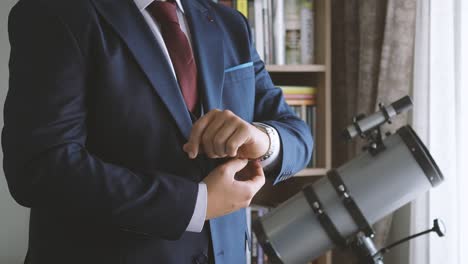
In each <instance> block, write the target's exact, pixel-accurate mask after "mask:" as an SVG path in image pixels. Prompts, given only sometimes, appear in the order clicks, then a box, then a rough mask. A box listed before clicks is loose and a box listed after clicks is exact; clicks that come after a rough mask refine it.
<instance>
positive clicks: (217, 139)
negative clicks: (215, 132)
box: [213, 136, 224, 146]
mask: <svg viewBox="0 0 468 264" xmlns="http://www.w3.org/2000/svg"><path fill="white" fill-rule="evenodd" d="M213 143H214V144H215V145H217V146H221V145H223V143H224V142H223V139H222V138H221V137H219V136H215V137H214V139H213Z"/></svg>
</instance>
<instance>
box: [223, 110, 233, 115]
mask: <svg viewBox="0 0 468 264" xmlns="http://www.w3.org/2000/svg"><path fill="white" fill-rule="evenodd" d="M223 114H225V115H227V116H233V115H234V113H233V112H232V111H231V110H228V109H226V110H224V111H223Z"/></svg>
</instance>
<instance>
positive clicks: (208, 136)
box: [202, 133, 210, 144]
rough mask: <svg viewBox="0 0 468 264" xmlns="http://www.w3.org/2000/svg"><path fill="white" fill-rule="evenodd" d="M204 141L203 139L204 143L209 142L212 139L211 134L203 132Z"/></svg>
mask: <svg viewBox="0 0 468 264" xmlns="http://www.w3.org/2000/svg"><path fill="white" fill-rule="evenodd" d="M202 141H203V143H205V144H207V143H209V141H210V135H209V134H207V133H205V134H203V136H202Z"/></svg>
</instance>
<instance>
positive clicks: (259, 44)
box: [254, 0, 265, 61]
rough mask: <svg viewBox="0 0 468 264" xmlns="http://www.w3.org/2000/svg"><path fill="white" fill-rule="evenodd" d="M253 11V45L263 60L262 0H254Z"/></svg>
mask: <svg viewBox="0 0 468 264" xmlns="http://www.w3.org/2000/svg"><path fill="white" fill-rule="evenodd" d="M254 12H255V16H254V17H255V19H254V20H255V45H256V48H257V52H258V55H259V56H260V59H262V60H263V61H265V44H264V41H263V37H264V33H263V31H264V24H263V0H254Z"/></svg>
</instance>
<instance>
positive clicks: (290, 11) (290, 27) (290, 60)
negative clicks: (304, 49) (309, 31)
mask: <svg viewBox="0 0 468 264" xmlns="http://www.w3.org/2000/svg"><path fill="white" fill-rule="evenodd" d="M298 1H302V0H288V1H286V2H285V6H284V18H285V30H286V32H285V48H286V51H285V52H286V64H299V63H300V62H301V50H300V42H301V19H300V11H299V8H300V3H299V2H298Z"/></svg>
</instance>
